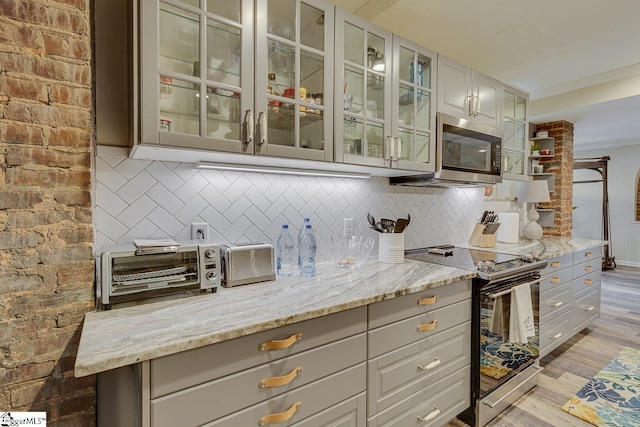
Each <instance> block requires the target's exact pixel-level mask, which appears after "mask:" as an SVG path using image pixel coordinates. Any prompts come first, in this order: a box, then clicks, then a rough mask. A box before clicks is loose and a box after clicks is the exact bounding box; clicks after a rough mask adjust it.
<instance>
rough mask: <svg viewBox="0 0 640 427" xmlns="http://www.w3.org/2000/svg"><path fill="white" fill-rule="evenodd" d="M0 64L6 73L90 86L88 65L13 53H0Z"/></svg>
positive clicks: (89, 68)
mask: <svg viewBox="0 0 640 427" xmlns="http://www.w3.org/2000/svg"><path fill="white" fill-rule="evenodd" d="M0 64H2V68H3V69H4V70H5V71H7V72H15V73H24V74H31V75H34V76H37V77H42V78H45V79H50V80H59V81H65V82H71V83H77V84H80V85H84V86H87V87H88V86H89V85H90V84H91V67H90V66H89V64H86V65H84V64H75V63H68V62H63V61H60V60H56V59H52V58H43V57H39V56H32V55H25V54H22V53H14V52H0Z"/></svg>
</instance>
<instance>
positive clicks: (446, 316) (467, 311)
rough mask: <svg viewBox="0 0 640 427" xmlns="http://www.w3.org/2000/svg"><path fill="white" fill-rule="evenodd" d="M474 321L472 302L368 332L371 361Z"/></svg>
mask: <svg viewBox="0 0 640 427" xmlns="http://www.w3.org/2000/svg"><path fill="white" fill-rule="evenodd" d="M470 320H471V300H470V299H467V300H465V301H461V302H458V303H455V304H451V305H447V306H445V307H442V308H438V309H436V310H432V311H429V312H428V313H425V314H421V315H419V316H413V317H410V318H408V319H404V320H400V321H398V322H395V323H392V324H390V325H386V326H383V327H381V328H377V329H374V330H372V331H369V332H368V348H369V352H368V354H369V359H372V358H374V357H377V356H380V355H381V354H384V353H386V352H387V351H391V350H395V349H396V348H398V347H402V346H404V345H407V344H410V343H412V342H415V341H418V340H421V339H425V338H427V337H430V336H433V335H435V334H437V333H439V332H441V331H444V330H446V329H448V328H450V327H452V326H456V325H459V324H461V323H464V322H468V321H470Z"/></svg>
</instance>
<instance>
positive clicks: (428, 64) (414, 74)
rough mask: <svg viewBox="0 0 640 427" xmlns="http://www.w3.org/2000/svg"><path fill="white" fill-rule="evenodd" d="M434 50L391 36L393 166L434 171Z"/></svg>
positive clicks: (435, 68) (435, 67)
mask: <svg viewBox="0 0 640 427" xmlns="http://www.w3.org/2000/svg"><path fill="white" fill-rule="evenodd" d="M436 70H437V66H436V53H435V52H432V51H430V50H428V49H425V48H423V47H420V46H418V45H416V44H414V43H412V42H409V41H408V40H404V39H402V38H401V37H398V36H395V35H394V36H393V77H392V81H393V90H392V96H391V99H392V100H393V106H392V137H393V141H390V143H391V142H392V143H393V144H394V146H393V156H392V166H393V167H398V168H400V169H407V170H419V171H427V172H433V171H435V155H436V146H435V141H436V139H435V114H436V109H435V102H436V99H435V91H434V90H433V88H434V83H435V82H436V76H435V74H436Z"/></svg>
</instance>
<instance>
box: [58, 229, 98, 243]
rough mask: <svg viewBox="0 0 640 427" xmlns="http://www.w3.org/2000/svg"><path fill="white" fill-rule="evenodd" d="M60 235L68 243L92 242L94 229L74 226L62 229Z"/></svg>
mask: <svg viewBox="0 0 640 427" xmlns="http://www.w3.org/2000/svg"><path fill="white" fill-rule="evenodd" d="M58 237H59V238H60V239H62V240H63V241H64V242H65V243H67V244H76V243H91V242H92V241H93V230H92V229H91V228H84V229H83V228H77V227H76V228H73V229H66V230H60V231H59V232H58Z"/></svg>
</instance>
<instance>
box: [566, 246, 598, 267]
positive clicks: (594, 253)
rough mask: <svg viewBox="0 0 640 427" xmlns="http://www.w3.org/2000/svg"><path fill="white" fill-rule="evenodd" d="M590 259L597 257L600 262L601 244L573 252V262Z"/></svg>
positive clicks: (577, 262)
mask: <svg viewBox="0 0 640 427" xmlns="http://www.w3.org/2000/svg"><path fill="white" fill-rule="evenodd" d="M592 259H598V260H600V262H602V246H594V247H593V248H589V249H585V250H582V251H579V252H575V253H574V254H573V263H574V264H579V263H581V262H585V261H590V260H592Z"/></svg>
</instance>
